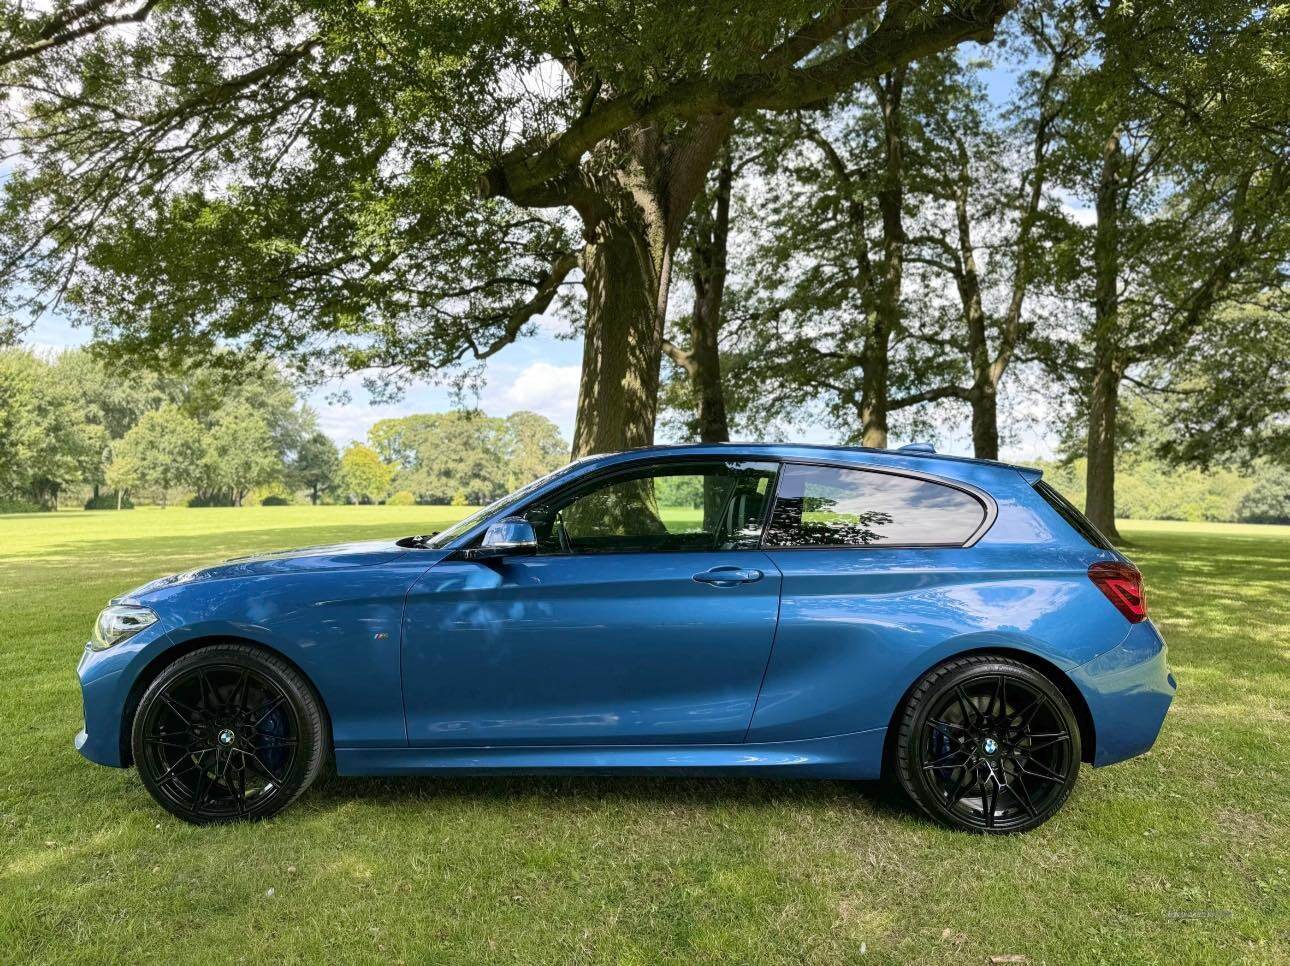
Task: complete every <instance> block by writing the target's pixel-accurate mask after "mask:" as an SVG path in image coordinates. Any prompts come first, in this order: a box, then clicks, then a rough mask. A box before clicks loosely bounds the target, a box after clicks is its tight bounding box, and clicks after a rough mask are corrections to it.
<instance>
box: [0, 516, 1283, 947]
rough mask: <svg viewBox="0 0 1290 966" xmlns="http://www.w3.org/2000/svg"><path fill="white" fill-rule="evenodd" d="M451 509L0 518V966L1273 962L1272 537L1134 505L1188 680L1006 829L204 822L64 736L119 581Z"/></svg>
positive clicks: (749, 819) (318, 816) (510, 783)
mask: <svg viewBox="0 0 1290 966" xmlns="http://www.w3.org/2000/svg"><path fill="white" fill-rule="evenodd" d="M460 512H461V511H457V510H449V509H447V508H444V509H439V508H425V507H399V508H384V507H327V508H318V509H312V508H308V507H284V508H246V509H206V510H186V509H169V510H151V509H141V510H135V511H132V512H129V513H121V514H117V513H111V512H108V513H79V512H78V513H58V514H50V515H39V516H36V515H33V516H18V517H8V518H0V612H2V614H3V634H2V635H0V686H2V687H3V692H0V694H2V695H3V697H0V959H3V960H8V961H22V962H26V961H42V962H43V961H54V962H69V963H70V962H77V963H82V962H89V961H107V962H122V963H135V962H140V961H144V960H147V961H155V962H176V961H183V962H191V961H196V962H205V961H218V962H238V961H247V962H324V961H327V962H364V961H370V962H397V961H404V962H407V963H418V962H458V963H475V962H480V961H489V962H510V963H535V962H554V963H566V962H590V961H597V962H623V963H653V962H659V961H664V962H677V963H691V962H715V961H742V962H759V963H773V962H785V963H798V962H829V963H831V962H842V961H850V962H859V961H861V960H863V961H864V962H892V963H895V962H909V961H926V962H944V963H961V962H968V963H971V962H979V963H985V962H988V961H989V957H990V956H1001V955H1009V954H1015V955H1023V956H1026V957H1029V959H1030V961H1031V962H1035V963H1039V962H1049V963H1077V962H1087V963H1106V962H1117V963H1120V962H1124V963H1128V962H1134V963H1136V962H1168V963H1180V962H1194V963H1215V962H1229V961H1248V962H1290V955H1288V954H1287V950H1288V949H1290V858H1288V856H1287V839H1288V837H1290V635H1288V633H1287V628H1288V627H1290V593H1287V591H1288V590H1290V528H1274V527H1235V526H1221V525H1217V526H1189V525H1183V524H1137V523H1133V522H1126V523H1125V524H1124V532H1125V534H1126V536H1127V538H1128V539H1129V540H1131V541H1132V542H1133V544H1134V546H1133V547H1132V548H1131V551H1130V552H1131V553H1132V554H1133V556H1134V557H1135V559H1136V560H1137V561H1138V562H1139V563H1140V564H1141V565H1142V566H1143V568H1144V570H1145V571H1146V575H1147V580H1148V586H1149V594H1150V599H1151V606H1152V611H1153V614H1154V616H1155V618H1156V620H1157V621H1158V622H1159V623H1160V625H1161V627H1162V629H1163V631H1164V634H1165V636H1166V637H1167V638H1168V641H1169V645H1170V655H1171V661H1172V664H1173V667H1174V669H1175V672H1176V673H1177V675H1178V677H1179V678H1180V680H1181V691H1180V692H1179V696H1178V700H1177V702H1176V703H1175V706H1174V709H1173V711H1172V712H1171V713H1170V716H1169V719H1168V721H1167V722H1166V724H1165V729H1164V733H1163V734H1162V736H1161V738H1160V740H1159V742H1158V743H1157V746H1156V748H1155V749H1154V750H1153V751H1152V752H1151V753H1150V754H1149V755H1147V756H1145V757H1142V758H1139V759H1136V760H1134V761H1131V762H1128V763H1126V764H1123V765H1120V766H1117V767H1114V768H1109V769H1104V770H1099V771H1096V772H1094V771H1092V770H1089V769H1085V771H1084V774H1083V775H1082V776H1081V781H1080V785H1079V787H1078V788H1077V790H1076V793H1075V795H1074V797H1073V799H1072V800H1071V801H1070V803H1069V804H1068V805H1067V807H1066V809H1065V810H1064V811H1063V812H1062V813H1061V814H1060V815H1059V816H1058V817H1057V818H1056V819H1055V820H1053V821H1052V822H1050V823H1049V824H1048V825H1046V826H1044V827H1043V828H1041V829H1039V830H1038V831H1036V832H1034V833H1031V834H1030V835H1026V836H1023V837H1019V838H1011V839H990V840H987V839H980V838H974V837H969V836H965V835H959V834H954V833H951V832H947V831H943V830H941V829H938V828H934V827H932V826H931V825H929V824H928V823H926V822H924V821H922V820H920V819H919V818H917V817H915V816H914V815H912V814H910V813H909V812H907V811H906V810H904V809H903V808H902V807H901V806H900V805H899V803H898V802H897V801H895V800H892V799H889V798H887V797H885V796H884V795H882V794H880V793H879V792H878V791H877V789H875V788H874V787H871V786H856V785H852V784H847V783H843V782H818V781H813V782H784V783H775V782H770V781H761V780H752V779H748V780H724V781H718V780H682V779H658V780H652V779H651V780H641V779H590V778H587V779H582V778H570V779H564V780H555V779H519V778H515V779H496V780H489V779H472V780H464V779H463V780H442V779H441V780H432V779H425V780H398V781H393V780H371V779H337V778H331V779H329V780H327V781H325V782H323V783H322V784H321V785H320V786H317V787H315V789H314V790H312V791H311V792H310V793H309V794H307V795H306V796H305V797H304V798H303V799H302V800H301V801H300V802H298V803H297V804H296V805H295V806H293V807H292V808H291V810H290V811H288V812H287V813H286V814H284V815H283V816H282V817H281V818H280V819H278V820H275V821H272V822H268V823H264V824H260V825H256V826H241V827H231V828H216V829H195V828H190V827H188V826H185V825H182V824H180V823H178V822H176V821H174V820H172V819H170V818H169V817H168V816H166V815H165V814H164V813H163V812H162V811H161V810H160V809H159V808H157V807H156V806H155V805H153V803H152V801H151V800H150V799H149V798H148V797H147V795H146V793H145V792H144V791H143V789H142V787H141V786H140V784H139V781H138V779H137V778H136V776H135V774H134V773H133V772H130V771H118V770H114V769H107V768H99V767H95V766H93V765H90V764H88V763H87V762H85V761H83V760H82V759H81V758H80V756H79V755H77V754H76V752H75V751H74V750H73V749H72V746H71V737H72V734H73V733H74V732H75V730H76V729H77V728H78V727H79V725H80V704H79V696H78V692H77V687H76V681H75V676H74V674H73V666H74V664H75V662H76V659H77V657H78V655H79V652H80V648H81V642H82V641H83V640H84V639H85V637H86V635H87V632H88V630H89V626H90V622H91V620H92V619H93V617H94V615H95V613H96V612H97V610H98V609H99V607H100V606H101V605H102V604H103V602H104V601H105V600H106V599H107V598H108V597H109V596H111V595H112V594H114V593H118V592H120V591H122V590H125V589H127V588H129V587H132V586H134V585H136V584H138V583H141V582H142V581H144V580H146V579H148V578H150V577H153V576H156V575H157V574H160V573H164V572H168V571H174V570H177V569H180V568H185V567H188V566H191V565H193V564H197V563H200V562H203V561H209V560H213V559H218V558H220V557H223V556H228V555H232V554H236V553H245V552H248V551H252V550H257V549H267V548H273V547H288V546H299V545H303V544H307V543H319V542H325V541H332V540H341V539H357V538H365V537H376V536H388V535H396V534H404V533H410V532H426V531H428V530H433V529H437V528H439V527H441V526H443V525H444V524H445V523H446V522H448V520H449V519H450V518H451V517H453V516H455V515H458V514H459V513H460Z"/></svg>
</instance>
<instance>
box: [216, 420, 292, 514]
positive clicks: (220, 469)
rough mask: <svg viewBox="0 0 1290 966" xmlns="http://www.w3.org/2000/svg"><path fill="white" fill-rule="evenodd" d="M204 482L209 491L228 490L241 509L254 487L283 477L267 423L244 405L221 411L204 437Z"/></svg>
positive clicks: (279, 460) (280, 463) (278, 456)
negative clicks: (243, 501) (245, 498)
mask: <svg viewBox="0 0 1290 966" xmlns="http://www.w3.org/2000/svg"><path fill="white" fill-rule="evenodd" d="M204 449H205V453H204V455H203V458H202V471H201V477H200V479H201V482H202V485H203V487H204V488H205V489H207V490H227V491H229V492H231V493H232V495H233V504H234V506H241V505H242V500H243V498H244V497H245V496H246V494H247V492H248V491H249V490H251V489H252V488H253V487H257V486H266V485H268V484H269V483H272V482H274V481H275V480H278V479H279V478H280V476H281V474H282V469H283V466H282V458H281V455H280V453H279V451H278V448H277V445H276V442H275V440H274V438H273V434H272V432H271V431H270V430H269V426H268V424H267V423H266V422H265V421H264V420H263V419H262V418H261V417H260V416H259V415H258V413H257V412H256V411H255V410H253V409H252V408H251V407H250V406H249V405H248V404H247V403H245V402H237V403H233V404H231V405H228V406H225V407H223V408H221V409H220V410H219V411H218V413H217V414H216V416H215V421H214V425H212V426H211V428H210V429H209V430H207V432H206V434H205V438H204Z"/></svg>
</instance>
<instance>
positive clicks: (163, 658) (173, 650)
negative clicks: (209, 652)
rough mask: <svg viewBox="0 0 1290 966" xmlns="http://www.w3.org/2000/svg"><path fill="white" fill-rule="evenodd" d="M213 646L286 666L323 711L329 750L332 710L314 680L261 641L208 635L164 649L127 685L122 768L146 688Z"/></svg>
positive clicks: (130, 759) (130, 758) (128, 760)
mask: <svg viewBox="0 0 1290 966" xmlns="http://www.w3.org/2000/svg"><path fill="white" fill-rule="evenodd" d="M216 644H238V645H240V646H243V647H252V648H255V649H256V650H259V651H264V652H265V653H266V654H272V655H273V656H274V657H275V658H277V659H278V660H279V661H282V662H283V663H284V664H288V665H290V666H291V668H292V669H293V670H294V671H295V672H296V673H297V674H299V675H300V677H301V678H302V679H303V680H304V682H305V683H306V684H307V685H308V686H309V689H310V690H311V691H312V692H313V694H314V698H315V699H316V700H317V701H318V707H320V708H321V709H322V719H323V723H324V724H325V725H326V727H327V746H328V747H329V748H330V747H332V744H333V742H332V726H331V711H330V710H329V709H328V707H327V702H326V701H325V700H324V699H323V696H322V692H320V691H319V690H318V685H316V684H314V682H313V679H312V678H310V677H309V674H308V672H307V671H305V669H304V668H302V667H301V666H300V665H299V664H298V663H296V662H295V661H293V660H292V659H291V657H290V655H287V654H284V653H283V652H282V651H280V650H278V649H277V648H276V647H271V646H270V645H268V644H265V643H264V642H263V641H257V640H255V639H253V638H250V637H239V636H238V635H236V634H210V635H206V636H202V637H194V638H191V639H189V640H186V641H181V642H180V643H178V644H175V645H173V646H171V647H168V648H166V649H165V650H164V651H161V652H160V653H159V654H157V655H156V656H155V657H153V659H152V660H151V661H149V662H148V663H147V664H146V665H145V666H144V668H143V670H141V671H140V672H139V673H138V674H137V675H135V679H134V683H133V684H131V685H130V693H129V694H128V695H127V696H126V700H125V705H124V706H123V708H122V712H121V733H120V735H119V736H118V741H119V742H120V748H121V765H122V767H125V768H129V767H130V766H131V765H133V764H134V751H133V749H132V748H131V744H130V735H131V732H132V731H133V730H134V716H135V714H136V713H137V712H138V710H139V702H140V701H142V700H143V693H144V692H145V691H147V690H148V686H149V685H150V684H152V682H153V681H155V680H156V679H157V676H158V675H160V674H161V672H162V671H164V670H165V669H166V668H168V667H169V666H170V665H171V664H174V663H175V662H176V661H178V660H179V659H180V658H181V657H184V656H186V655H188V654H192V653H193V652H194V651H199V650H201V649H202V648H204V647H212V646H214V645H216Z"/></svg>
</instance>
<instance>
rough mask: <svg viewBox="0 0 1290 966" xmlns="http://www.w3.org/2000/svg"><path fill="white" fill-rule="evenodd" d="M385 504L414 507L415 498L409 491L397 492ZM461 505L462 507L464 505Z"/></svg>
mask: <svg viewBox="0 0 1290 966" xmlns="http://www.w3.org/2000/svg"><path fill="white" fill-rule="evenodd" d="M385 502H386V504H387V505H389V506H415V505H416V502H417V498H416V497H415V496H414V495H413V494H412V491H411V490H399V492H398V493H395V494H394V495H393V496H391V497H390V498H389V499H388V500H386V501H385ZM462 505H463V506H464V505H465V504H462Z"/></svg>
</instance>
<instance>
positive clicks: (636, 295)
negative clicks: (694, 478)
mask: <svg viewBox="0 0 1290 966" xmlns="http://www.w3.org/2000/svg"><path fill="white" fill-rule="evenodd" d="M634 207H636V206H635V205H634V203H633V202H632V201H630V200H628V201H626V202H625V203H624V204H622V205H620V206H619V213H617V214H616V215H615V216H614V217H606V218H602V219H601V220H600V221H599V222H598V223H597V224H596V226H595V229H594V237H593V240H592V241H590V242H588V244H587V246H586V249H585V252H584V257H583V273H584V285H585V286H586V289H587V326H586V334H585V337H584V340H583V349H582V378H581V383H580V385H579V388H578V410H577V421H576V423H575V425H574V430H573V455H574V457H575V458H576V457H579V456H586V455H588V454H589V453H609V452H614V451H615V450H622V449H631V448H632V447H636V446H649V445H650V444H651V443H653V442H654V418H655V415H656V414H657V411H658V383H659V365H660V363H661V361H662V349H663V315H664V313H665V312H666V309H667V282H668V273H669V271H670V269H671V260H672V252H671V245H670V241H669V239H668V237H667V232H666V231H665V230H664V228H663V226H662V224H661V223H655V224H649V223H647V221H646V218H645V216H644V215H643V214H641V213H640V211H639V209H637V210H636V211H631V210H630V209H631V208H634Z"/></svg>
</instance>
